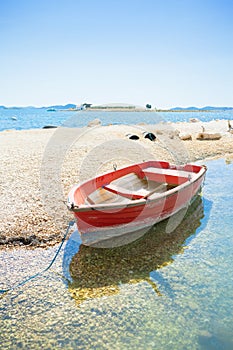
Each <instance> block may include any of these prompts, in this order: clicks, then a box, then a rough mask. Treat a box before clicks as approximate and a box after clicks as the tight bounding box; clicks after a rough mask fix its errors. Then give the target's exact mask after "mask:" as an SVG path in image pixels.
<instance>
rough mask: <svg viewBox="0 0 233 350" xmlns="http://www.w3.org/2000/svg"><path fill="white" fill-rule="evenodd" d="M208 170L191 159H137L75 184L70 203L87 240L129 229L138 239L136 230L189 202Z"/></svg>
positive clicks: (96, 239)
mask: <svg viewBox="0 0 233 350" xmlns="http://www.w3.org/2000/svg"><path fill="white" fill-rule="evenodd" d="M205 173H206V167H205V166H199V165H193V164H186V165H179V166H176V165H173V164H170V163H168V162H165V161H146V162H143V163H139V164H133V165H129V166H127V167H124V168H122V169H117V170H114V171H111V172H109V173H106V174H103V175H99V176H97V177H95V178H92V179H90V180H87V181H85V182H83V183H81V184H78V185H75V186H74V187H73V188H72V189H71V191H70V193H69V195H68V202H67V206H68V209H69V210H71V211H72V212H73V213H74V216H75V218H76V220H77V227H78V230H79V233H80V234H81V238H82V242H83V243H84V244H86V245H98V242H101V241H104V240H108V239H110V238H113V237H116V236H121V235H124V234H126V233H130V234H132V239H135V232H140V235H142V232H143V231H144V232H146V231H147V230H148V229H149V227H151V226H152V225H154V224H156V223H157V222H159V221H162V220H164V219H166V218H168V217H170V216H172V215H174V214H175V213H177V212H178V211H179V210H180V209H182V208H184V207H187V206H188V205H189V204H190V202H191V201H192V199H193V198H194V197H195V195H196V194H197V193H198V192H199V190H200V188H201V186H202V184H203V181H204V177H205ZM133 237H134V238H133Z"/></svg>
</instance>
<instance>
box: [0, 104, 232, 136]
mask: <svg viewBox="0 0 233 350" xmlns="http://www.w3.org/2000/svg"><path fill="white" fill-rule="evenodd" d="M191 118H196V119H199V120H200V121H203V122H208V121H211V120H221V119H225V120H228V119H233V110H215V111H211V112H204V111H198V112H152V111H151V112H149V111H148V112H118V111H115V112H112V111H94V110H93V111H90V110H89V111H85V110H84V111H70V110H57V111H47V109H45V108H7V109H4V108H0V131H3V130H14V129H15V130H29V129H41V128H43V127H45V126H68V127H84V126H86V125H87V124H88V123H89V122H90V121H92V120H94V119H99V120H100V121H101V123H102V125H108V124H131V125H133V124H138V123H146V124H157V123H159V122H188V121H189V120H190V119H191Z"/></svg>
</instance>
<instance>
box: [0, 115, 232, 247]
mask: <svg viewBox="0 0 233 350" xmlns="http://www.w3.org/2000/svg"><path fill="white" fill-rule="evenodd" d="M231 124H232V125H233V122H231ZM203 127H204V130H205V132H207V133H210V134H212V133H220V134H221V138H220V139H219V140H197V139H196V136H197V134H198V133H200V132H202V131H203ZM144 132H152V133H154V134H155V135H156V140H155V141H154V142H152V141H150V140H149V139H146V138H144V134H143V133H144ZM128 134H130V135H132V134H133V135H137V136H139V139H138V140H131V139H129V135H128ZM187 134H189V135H190V136H191V138H192V140H186V141H183V140H181V137H182V136H184V135H187ZM0 148H1V153H0V161H1V167H0V193H1V196H0V205H1V211H0V247H2V248H3V247H4V248H7V247H11V246H30V247H32V246H34V247H35V246H40V247H46V246H48V245H53V244H55V243H57V242H59V241H61V239H62V237H63V235H64V231H65V229H66V227H67V225H68V222H69V221H70V220H71V219H73V216H72V213H70V212H69V211H68V210H67V207H66V205H65V202H66V198H67V194H68V192H69V190H70V188H71V187H72V186H73V184H75V183H77V182H79V181H83V180H85V179H88V178H90V177H92V176H95V175H96V174H97V173H98V174H99V173H103V172H106V171H110V170H112V169H113V165H117V167H121V166H124V165H127V164H132V163H136V162H141V161H144V160H149V159H159V160H162V159H163V160H166V161H171V162H172V163H179V164H183V163H188V162H195V161H197V160H203V164H204V163H205V159H207V158H216V157H225V159H226V161H231V160H233V134H232V133H230V132H228V123H227V121H226V120H218V121H217V120H216V121H211V122H206V123H204V122H189V123H181V122H180V123H161V124H156V125H146V124H143V123H142V124H140V125H134V126H129V125H109V126H100V125H98V123H93V126H91V127H85V128H82V129H69V128H57V129H41V130H39V129H36V130H22V131H16V130H6V131H3V132H1V133H0Z"/></svg>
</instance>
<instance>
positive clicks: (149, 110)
mask: <svg viewBox="0 0 233 350" xmlns="http://www.w3.org/2000/svg"><path fill="white" fill-rule="evenodd" d="M62 111H65V110H62ZM69 111H72V110H69ZM73 111H74V112H77V111H79V110H78V109H74V110H73ZM96 111H101V112H140V113H141V112H153V113H158V112H159V113H161V112H162V113H194V112H195V113H217V112H221V111H224V112H226V111H233V108H232V109H221V108H219V109H217V108H216V109H139V108H107V107H106V108H94V107H93V108H87V109H85V112H96Z"/></svg>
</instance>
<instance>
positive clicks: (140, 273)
mask: <svg viewBox="0 0 233 350" xmlns="http://www.w3.org/2000/svg"><path fill="white" fill-rule="evenodd" d="M207 202H208V206H207V208H208V210H210V209H211V205H210V202H209V201H208V200H207ZM207 216H208V215H207ZM203 217H204V209H203V200H202V197H201V196H197V198H196V199H195V201H194V202H193V203H192V205H191V206H190V207H189V209H188V210H187V212H186V215H185V216H184V219H183V220H182V222H181V223H180V224H179V225H178V226H177V227H176V229H175V230H174V231H172V232H170V233H168V232H167V230H166V225H167V222H168V220H164V221H163V222H161V223H159V224H156V225H155V226H154V227H152V228H151V229H150V230H149V231H148V232H147V233H146V234H145V235H144V236H143V237H141V238H140V239H138V240H137V241H134V242H132V243H130V244H128V245H125V246H121V247H115V248H109V249H101V248H95V247H88V246H85V245H82V244H81V245H80V246H79V250H78V252H77V253H76V254H75V255H74V256H73V257H72V259H71V262H70V264H69V273H70V277H71V279H70V281H69V282H68V289H69V292H70V293H71V295H72V297H73V298H74V299H75V300H76V302H77V304H80V303H82V302H83V301H84V300H87V299H92V298H97V297H103V296H110V295H113V294H117V293H118V292H119V289H120V287H119V286H120V284H122V283H123V284H125V283H131V284H133V283H138V282H141V281H147V282H148V283H149V284H150V285H151V286H152V288H153V289H154V291H155V292H156V293H157V294H158V295H161V294H160V292H159V290H158V288H157V287H156V284H155V283H154V282H153V281H152V280H151V279H150V273H151V272H152V271H155V270H157V269H159V268H161V267H163V266H166V265H168V264H169V263H171V262H172V261H173V259H174V255H177V254H180V253H182V252H183V249H184V243H185V241H186V240H187V239H189V241H190V239H191V236H192V235H194V234H195V233H196V232H197V229H198V228H199V227H200V225H201V219H202V218H203ZM202 221H203V222H204V225H206V223H207V221H208V220H207V218H205V220H202ZM202 226H203V224H202ZM64 256H65V254H64Z"/></svg>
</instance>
